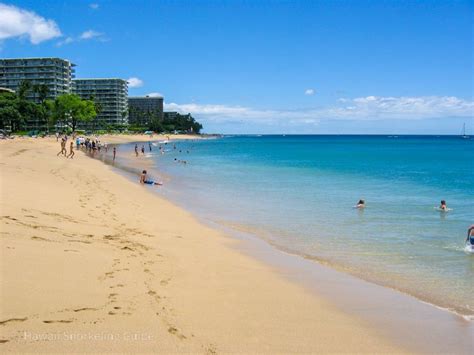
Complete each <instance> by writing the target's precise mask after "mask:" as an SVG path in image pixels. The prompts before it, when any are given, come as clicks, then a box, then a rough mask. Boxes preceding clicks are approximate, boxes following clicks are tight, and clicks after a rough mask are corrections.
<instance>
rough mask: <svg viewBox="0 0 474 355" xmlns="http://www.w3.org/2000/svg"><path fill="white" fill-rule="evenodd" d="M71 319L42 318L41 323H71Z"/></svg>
mask: <svg viewBox="0 0 474 355" xmlns="http://www.w3.org/2000/svg"><path fill="white" fill-rule="evenodd" d="M72 322H73V320H69V319H59V320H44V321H43V323H47V324H52V323H72Z"/></svg>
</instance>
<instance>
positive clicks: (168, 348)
mask: <svg viewBox="0 0 474 355" xmlns="http://www.w3.org/2000/svg"><path fill="white" fill-rule="evenodd" d="M110 143H112V142H110ZM0 146H1V149H2V154H1V164H2V175H1V182H2V184H1V188H2V189H1V192H2V200H1V210H2V264H1V267H2V275H3V278H4V280H3V281H4V282H2V285H1V287H2V290H1V291H2V298H3V301H2V303H4V306H3V307H2V315H1V318H0V327H1V329H2V335H1V340H2V343H0V348H2V349H3V350H4V351H6V352H7V351H48V352H53V351H54V352H56V351H61V352H70V351H121V352H125V351H154V352H155V351H164V352H201V353H216V352H257V351H258V352H266V353H274V352H295V351H296V352H397V353H399V352H405V351H422V350H421V349H418V350H416V349H409V348H405V347H404V346H402V344H399V343H398V342H397V341H395V342H394V341H393V340H392V339H390V338H387V336H386V334H384V332H383V331H382V330H381V329H380V328H379V327H376V326H374V324H371V323H370V322H368V321H364V320H363V319H361V318H360V317H356V316H353V315H351V314H350V312H347V311H345V310H344V309H342V310H341V309H340V308H338V307H337V306H335V305H334V303H333V302H329V301H328V300H327V299H326V298H325V296H324V295H323V296H321V295H319V297H318V292H316V293H315V292H308V290H307V289H305V288H304V287H302V286H301V285H297V284H295V283H294V282H292V281H291V280H289V278H287V277H285V273H283V272H282V271H281V270H280V271H279V270H278V269H275V268H274V267H271V266H269V265H267V264H265V263H263V262H261V261H259V260H256V259H255V258H252V257H249V256H246V255H244V253H242V252H239V251H237V250H238V249H239V248H245V246H244V243H242V242H241V241H238V240H235V239H233V238H232V237H226V235H225V234H224V233H221V232H220V231H216V230H215V229H211V228H209V227H208V226H205V225H203V224H202V223H201V222H200V221H199V220H197V219H196V217H195V216H193V215H192V214H190V213H189V212H187V211H185V210H183V209H181V208H180V207H177V206H176V205H174V204H173V203H172V202H169V201H167V200H166V199H165V198H163V197H162V196H157V195H156V194H150V191H148V190H149V189H147V190H146V191H145V190H144V189H146V187H143V186H139V185H138V184H136V183H133V182H131V181H129V179H127V178H126V177H124V176H120V174H117V173H116V172H114V171H112V170H113V169H111V168H110V166H104V164H102V162H99V161H96V159H87V158H88V157H86V156H85V155H83V154H80V153H79V152H78V153H79V154H77V155H76V157H75V159H73V160H66V159H64V158H56V156H55V153H56V151H57V146H58V144H57V143H56V142H55V141H54V140H48V139H44V140H41V139H39V140H34V139H21V140H18V141H8V142H1V143H0ZM150 206H152V208H150ZM65 248H66V249H65ZM236 249H237V250H236ZM59 270H63V271H59ZM58 272H59V274H58ZM334 272H335V271H334ZM18 275H21V277H20V278H19V277H18ZM249 290H251V291H252V292H249ZM319 291H322V290H319ZM320 293H321V292H320ZM26 331H27V332H29V334H56V333H57V332H69V333H68V334H70V333H71V334H72V332H77V333H88V332H89V333H90V332H95V333H94V334H99V333H100V332H108V333H114V332H118V333H120V332H121V333H120V334H123V333H124V332H133V333H134V334H135V333H136V334H142V335H150V334H153V337H152V339H142V338H141V339H139V341H130V340H129V339H125V338H124V337H123V336H122V338H119V339H113V342H112V341H111V340H110V339H98V340H97V341H91V340H90V339H79V340H74V341H71V340H70V339H53V340H54V341H41V339H40V340H37V339H36V340H35V339H26V338H25V336H24V335H23V337H22V334H25V333H24V332H26ZM467 331H469V329H467ZM423 333H429V332H428V331H427V329H424V331H423ZM340 334H344V335H343V337H344V341H343V342H342V341H341V336H340ZM428 335H429V334H428ZM449 345H450V346H451V345H456V344H449ZM459 346H460V345H459V344H457V348H456V350H453V349H451V350H452V351H459V352H464V351H463V350H462V349H460V348H459Z"/></svg>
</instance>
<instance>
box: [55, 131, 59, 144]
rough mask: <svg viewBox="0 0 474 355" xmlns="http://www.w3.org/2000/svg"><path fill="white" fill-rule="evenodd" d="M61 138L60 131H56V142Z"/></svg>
mask: <svg viewBox="0 0 474 355" xmlns="http://www.w3.org/2000/svg"><path fill="white" fill-rule="evenodd" d="M58 140H59V132H56V142H57V141H58Z"/></svg>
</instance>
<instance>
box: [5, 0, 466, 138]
mask: <svg viewBox="0 0 474 355" xmlns="http://www.w3.org/2000/svg"><path fill="white" fill-rule="evenodd" d="M0 4H1V5H0V57H6V58H8V57H23V56H26V57H38V56H57V57H63V58H68V59H70V60H72V61H73V62H74V63H76V64H77V68H76V75H77V77H121V78H124V79H129V78H131V79H130V86H131V87H130V89H129V93H130V95H143V94H150V93H155V94H156V93H161V94H162V95H163V96H164V97H165V103H166V109H168V110H178V111H182V112H191V113H192V114H193V116H195V117H196V118H197V119H198V120H199V121H201V122H203V124H204V126H205V130H206V131H207V132H224V133H340V134H344V133H434V134H459V133H460V131H461V127H462V124H463V123H464V122H466V125H467V129H468V131H470V133H473V134H474V123H473V120H474V119H473V110H474V104H473V85H474V84H473V80H474V79H473V72H474V66H473V30H472V24H473V13H474V11H473V10H474V3H473V1H423V2H422V1H249V0H246V1H237V0H236V1H191V0H188V1H171V0H167V1H151V0H150V1H144V0H138V1H137V0H135V1H124V0H121V1H99V0H97V1H70V0H68V1H48V0H41V1H37V0H36V1H33V0H29V1H3V0H0Z"/></svg>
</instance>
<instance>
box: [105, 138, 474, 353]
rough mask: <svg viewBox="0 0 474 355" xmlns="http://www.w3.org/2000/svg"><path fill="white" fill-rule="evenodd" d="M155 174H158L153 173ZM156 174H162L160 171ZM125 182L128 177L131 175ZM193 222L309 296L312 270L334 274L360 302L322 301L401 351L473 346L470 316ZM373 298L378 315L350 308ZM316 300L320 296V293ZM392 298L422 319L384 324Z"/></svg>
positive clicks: (228, 229)
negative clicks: (372, 327)
mask: <svg viewBox="0 0 474 355" xmlns="http://www.w3.org/2000/svg"><path fill="white" fill-rule="evenodd" d="M125 144H126V143H125ZM141 162H143V163H147V164H152V163H151V162H150V161H143V160H141ZM128 163H129V164H131V165H129V166H127V167H128V168H130V167H135V161H134V160H133V159H130V160H129V161H128ZM106 164H107V163H106ZM111 167H113V168H115V169H117V170H118V171H117V172H118V173H119V174H121V172H122V173H126V174H127V175H128V174H130V173H131V171H130V170H129V169H126V168H125V169H123V168H124V167H123V166H122V167H115V166H112V165H111ZM137 169H138V168H137ZM150 169H152V170H153V169H156V167H154V166H150ZM155 172H158V171H157V170H155ZM159 173H160V174H163V173H162V172H159ZM127 178H131V175H130V176H128V177H127ZM149 192H151V193H154V194H157V195H158V196H160V197H161V198H165V199H168V198H169V197H168V196H164V195H163V194H162V193H160V192H159V191H158V190H157V191H149ZM171 202H172V203H173V204H176V205H177V206H178V207H179V208H183V209H184V210H186V211H188V212H190V213H191V214H193V215H194V216H196V211H193V210H190V209H188V208H186V206H183V205H182V203H178V202H177V201H173V200H171ZM197 219H198V221H199V222H201V223H204V224H205V225H207V226H209V227H211V228H214V229H217V230H219V231H221V232H223V236H224V237H227V238H231V239H233V238H235V239H238V240H239V241H243V242H244V243H246V244H248V245H240V244H238V245H237V246H234V247H235V249H236V250H238V251H239V252H243V253H245V254H246V255H249V256H251V257H253V258H255V259H257V261H263V262H265V263H266V264H268V265H271V266H272V268H275V269H276V270H277V271H278V273H279V274H284V275H285V278H287V279H288V280H289V281H290V282H293V283H294V282H296V283H298V284H300V285H302V286H303V287H305V288H307V289H309V290H310V291H311V292H313V293H316V294H318V290H317V289H315V287H314V284H315V283H317V282H318V281H320V280H321V279H327V277H326V276H321V275H320V276H319V277H316V278H314V277H313V276H312V275H311V274H312V273H313V272H314V271H315V270H314V268H316V269H318V270H317V273H319V274H324V273H329V274H330V275H332V277H334V278H335V279H336V280H338V282H341V283H344V282H347V283H350V284H351V287H352V288H353V289H351V287H349V288H347V289H345V290H344V292H347V293H349V292H351V291H354V290H355V291H356V293H358V294H359V293H360V294H363V296H362V297H360V296H359V297H358V299H357V301H356V302H354V300H350V299H346V298H344V297H342V298H341V297H339V296H338V295H337V294H336V293H335V292H332V291H331V290H329V291H328V292H324V294H325V297H326V298H327V300H328V301H331V302H332V301H334V299H337V298H338V301H337V302H335V304H336V306H337V307H341V306H342V308H343V309H344V311H345V312H348V313H351V314H352V315H355V316H357V317H360V318H362V319H364V320H366V321H367V320H370V322H375V323H377V324H379V325H380V326H381V327H385V332H384V333H385V336H387V337H388V338H393V339H394V340H395V341H396V342H397V344H402V345H403V346H406V347H407V348H410V349H412V350H413V349H416V350H420V349H422V348H423V349H425V350H426V349H428V348H429V351H430V352H435V351H441V350H440V349H443V350H442V351H443V352H449V351H450V350H452V346H453V345H454V344H458V345H459V344H462V343H464V344H465V347H464V349H465V350H466V352H467V350H469V349H470V347H472V345H473V344H472V342H471V344H469V342H465V338H464V337H463V336H459V334H462V331H463V330H465V326H467V327H468V328H469V329H470V330H469V331H468V333H467V336H469V335H470V334H472V335H474V322H473V317H472V316H471V315H464V314H461V313H458V312H456V310H454V309H449V308H444V307H441V306H438V305H436V304H434V303H430V302H428V301H425V300H423V299H422V298H420V297H417V296H416V295H413V294H410V293H408V292H405V291H403V290H400V289H397V288H395V287H390V286H389V285H383V284H380V283H378V282H375V281H374V280H370V279H367V278H363V277H362V276H361V275H359V274H356V273H353V272H350V271H347V270H345V269H343V268H342V267H338V265H337V264H334V263H332V262H330V261H327V260H324V259H320V258H317V257H312V256H311V257H310V256H307V255H302V254H300V253H297V252H294V251H291V250H287V249H285V248H283V247H281V246H279V245H276V244H274V243H272V242H271V241H269V240H267V239H266V238H263V237H259V236H257V235H256V234H254V233H252V232H249V231H245V230H240V229H239V228H236V227H235V226H229V225H225V224H222V223H219V222H216V221H213V220H210V219H206V218H205V217H204V216H199V214H197ZM301 273H303V274H304V276H302V275H301ZM339 288H344V286H339ZM320 291H321V290H319V292H320ZM373 293H375V294H377V295H376V296H375V298H377V299H378V302H377V303H378V307H379V308H380V309H379V313H378V314H377V313H374V314H372V313H371V314H370V316H369V317H367V314H361V313H360V312H357V311H354V308H357V307H360V306H361V304H363V303H364V302H365V301H366V299H367V297H371V296H373ZM318 296H321V293H319V294H318ZM392 299H395V300H396V302H397V303H402V304H404V305H406V306H407V307H409V308H410V312H413V314H418V315H420V316H421V317H423V318H422V319H416V316H410V317H407V316H406V315H403V316H399V315H398V314H397V313H396V312H393V311H389V312H391V316H392V318H396V319H392V320H391V322H389V324H387V322H384V318H385V316H386V310H389V309H390V308H391V305H390V302H391V301H392ZM402 308H403V306H402ZM426 319H429V321H428V322H427V321H426ZM434 320H436V321H435V322H434V323H435V325H434V327H433V326H432V324H431V322H433V321H434ZM439 321H442V322H445V323H442V325H441V326H438V325H437V323H438V322H439ZM463 322H466V324H463ZM423 323H425V324H423ZM420 324H423V328H425V329H426V328H427V327H430V326H432V328H431V329H430V331H431V334H430V335H429V336H428V337H425V336H424V335H422V336H419V335H417V336H414V337H413V332H416V331H417V330H418V329H419V327H420ZM401 327H404V328H403V329H404V331H403V332H400V331H399V329H400V328H401ZM407 328H408V329H410V331H407V330H406V329H407ZM387 329H390V332H388V331H386V330H387ZM397 329H398V330H397ZM433 333H436V334H437V336H438V338H441V337H443V336H446V334H447V333H450V335H451V339H452V340H453V339H456V341H452V342H451V343H450V345H449V346H448V347H446V346H445V344H446V341H443V342H439V343H437V342H436V341H433V339H432V338H433ZM464 335H466V334H464ZM423 338H425V339H423ZM407 339H408V340H407ZM428 343H429V344H430V345H429V346H428V347H427V346H426V344H428Z"/></svg>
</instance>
